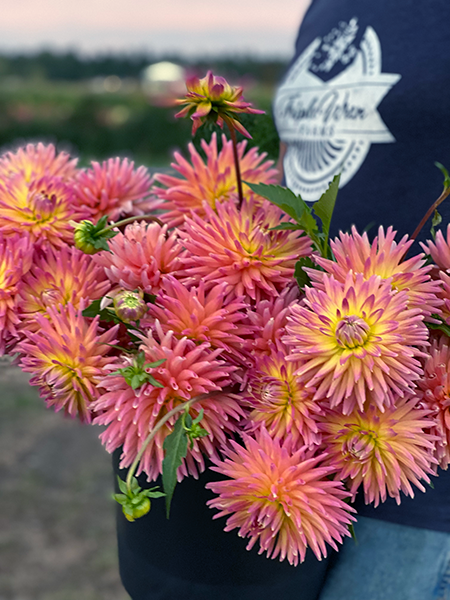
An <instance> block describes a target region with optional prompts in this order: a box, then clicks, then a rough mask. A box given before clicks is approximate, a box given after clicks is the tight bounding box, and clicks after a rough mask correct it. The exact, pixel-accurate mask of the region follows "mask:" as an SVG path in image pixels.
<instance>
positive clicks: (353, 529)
mask: <svg viewBox="0 0 450 600" xmlns="http://www.w3.org/2000/svg"><path fill="white" fill-rule="evenodd" d="M348 531H349V533H350V535H351V536H352V540H353V541H354V542H355V544H358V538H357V537H356V533H355V526H354V525H353V523H350V524H349V526H348Z"/></svg>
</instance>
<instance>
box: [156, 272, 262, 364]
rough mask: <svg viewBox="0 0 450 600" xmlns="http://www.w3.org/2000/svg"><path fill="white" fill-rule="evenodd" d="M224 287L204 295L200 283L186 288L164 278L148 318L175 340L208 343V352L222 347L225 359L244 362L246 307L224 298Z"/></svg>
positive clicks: (248, 331)
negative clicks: (172, 335) (209, 349)
mask: <svg viewBox="0 0 450 600" xmlns="http://www.w3.org/2000/svg"><path fill="white" fill-rule="evenodd" d="M225 288H226V284H220V285H216V286H214V287H213V288H211V289H210V291H209V292H206V291H205V285H204V283H203V282H200V283H199V285H198V288H195V287H192V288H190V289H188V288H187V287H186V286H184V285H182V284H181V283H180V282H179V281H177V280H176V279H175V278H174V277H170V276H167V278H166V280H165V281H164V283H163V291H162V292H161V293H160V294H159V295H158V298H157V301H156V304H152V305H150V307H149V313H148V316H149V317H150V319H154V318H156V319H158V321H159V323H160V324H161V328H162V330H163V331H164V332H165V333H166V332H167V331H169V330H171V331H173V332H174V333H175V335H176V336H177V337H187V338H189V339H191V340H193V341H194V342H195V343H201V342H209V343H210V344H211V348H212V349H216V348H222V349H223V350H224V351H225V354H226V356H227V358H228V359H230V360H233V359H238V360H241V361H242V360H245V359H244V357H243V355H242V347H243V345H244V340H243V336H244V335H249V334H250V333H251V332H252V329H251V328H249V327H248V325H244V321H245V320H246V317H247V315H246V313H245V312H244V310H245V308H247V304H246V303H245V302H243V300H242V299H241V298H235V299H232V298H231V299H230V298H227V296H226V294H225ZM221 357H222V358H224V354H222V355H221Z"/></svg>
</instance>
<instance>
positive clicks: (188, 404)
mask: <svg viewBox="0 0 450 600" xmlns="http://www.w3.org/2000/svg"><path fill="white" fill-rule="evenodd" d="M213 393H214V392H212V394H213ZM212 394H201V395H200V396H197V397H196V398H191V400H188V401H187V402H183V403H182V404H179V405H178V406H175V408H172V410H170V411H169V412H168V413H167V414H166V415H164V417H162V419H160V420H159V421H158V422H157V424H156V425H155V427H154V428H153V429H152V430H151V432H150V433H149V434H148V436H147V437H146V438H145V441H144V443H143V444H142V446H141V449H140V450H139V452H138V453H137V456H136V458H135V459H134V461H133V464H132V465H131V467H130V469H129V471H128V475H127V480H126V481H127V490H128V491H131V480H132V479H133V475H134V474H135V472H136V469H137V467H138V465H139V462H140V460H141V458H142V456H143V455H144V452H145V451H146V449H147V447H148V445H149V444H150V442H151V441H152V439H153V438H154V437H155V435H156V434H157V433H158V431H159V430H160V429H161V427H162V426H163V425H164V424H165V423H167V421H168V420H169V419H171V418H172V417H173V416H174V415H176V414H177V413H179V412H182V411H183V410H186V409H189V408H190V407H191V405H192V404H194V403H195V402H199V401H200V400H205V398H208V397H209V396H211V395H212Z"/></svg>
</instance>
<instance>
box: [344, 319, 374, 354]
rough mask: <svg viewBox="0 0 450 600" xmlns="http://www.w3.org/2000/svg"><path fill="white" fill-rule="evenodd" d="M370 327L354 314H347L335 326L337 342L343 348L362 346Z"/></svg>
mask: <svg viewBox="0 0 450 600" xmlns="http://www.w3.org/2000/svg"><path fill="white" fill-rule="evenodd" d="M369 333H370V327H369V325H368V324H367V323H366V322H365V321H364V319H362V318H361V317H358V316H356V315H347V316H346V317H344V318H343V319H341V320H340V321H339V323H338V324H337V327H336V333H335V335H336V340H337V343H338V344H339V345H340V346H342V347H343V348H357V347H358V346H362V345H363V344H364V343H365V342H366V341H367V338H368V337H369Z"/></svg>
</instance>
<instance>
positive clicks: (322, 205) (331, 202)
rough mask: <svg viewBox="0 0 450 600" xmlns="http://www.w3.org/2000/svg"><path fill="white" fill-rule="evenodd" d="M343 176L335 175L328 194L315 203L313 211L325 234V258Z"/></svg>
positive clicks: (324, 194) (325, 193)
mask: <svg viewBox="0 0 450 600" xmlns="http://www.w3.org/2000/svg"><path fill="white" fill-rule="evenodd" d="M340 179H341V175H340V174H339V175H335V176H334V177H333V181H331V183H330V184H329V186H328V189H327V191H326V192H324V193H323V194H322V195H321V197H320V198H319V200H318V201H317V202H315V203H314V205H313V211H314V214H316V215H317V216H318V217H319V219H320V220H321V222H322V233H323V234H324V238H325V239H324V248H323V252H324V254H323V256H326V254H327V253H326V252H325V249H326V248H325V247H326V245H327V244H328V235H329V233H330V224H331V218H332V216H333V211H334V206H335V204H336V198H337V193H338V190H339V181H340Z"/></svg>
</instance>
